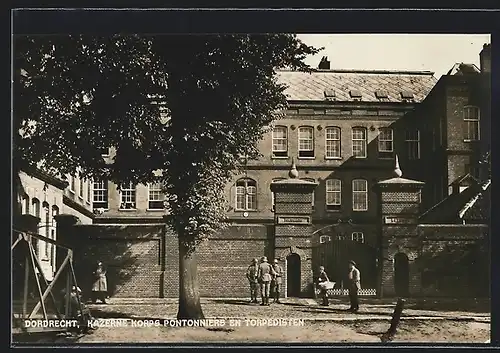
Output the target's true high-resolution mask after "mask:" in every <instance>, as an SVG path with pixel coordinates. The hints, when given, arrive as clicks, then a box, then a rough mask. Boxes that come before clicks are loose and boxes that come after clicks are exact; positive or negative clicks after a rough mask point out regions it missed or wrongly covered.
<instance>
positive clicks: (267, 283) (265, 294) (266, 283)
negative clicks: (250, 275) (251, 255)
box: [257, 256, 274, 305]
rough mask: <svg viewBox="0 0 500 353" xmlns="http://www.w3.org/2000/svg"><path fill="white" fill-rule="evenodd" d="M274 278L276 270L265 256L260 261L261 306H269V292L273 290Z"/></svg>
mask: <svg viewBox="0 0 500 353" xmlns="http://www.w3.org/2000/svg"><path fill="white" fill-rule="evenodd" d="M273 276H274V270H273V267H272V266H271V265H269V263H268V262H267V257H266V256H263V257H262V259H261V260H260V265H259V270H258V272H257V278H258V281H259V283H260V295H261V297H262V303H261V304H260V305H269V290H270V288H271V279H272V278H273Z"/></svg>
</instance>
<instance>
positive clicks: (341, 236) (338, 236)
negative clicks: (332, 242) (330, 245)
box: [335, 234, 345, 240]
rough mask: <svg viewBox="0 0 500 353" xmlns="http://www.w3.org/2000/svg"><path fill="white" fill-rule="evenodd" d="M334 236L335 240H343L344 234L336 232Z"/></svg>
mask: <svg viewBox="0 0 500 353" xmlns="http://www.w3.org/2000/svg"><path fill="white" fill-rule="evenodd" d="M335 238H336V239H337V240H345V235H344V234H338V235H337V236H336V237H335Z"/></svg>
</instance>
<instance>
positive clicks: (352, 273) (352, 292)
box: [348, 260, 361, 313]
mask: <svg viewBox="0 0 500 353" xmlns="http://www.w3.org/2000/svg"><path fill="white" fill-rule="evenodd" d="M360 289H361V275H360V272H359V270H358V269H357V268H356V263H355V262H354V261H352V260H351V261H350V262H349V301H350V303H351V307H350V308H349V309H348V311H352V312H354V313H355V312H357V311H358V310H359V299H358V291H359V290H360Z"/></svg>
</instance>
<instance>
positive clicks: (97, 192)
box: [91, 180, 109, 210]
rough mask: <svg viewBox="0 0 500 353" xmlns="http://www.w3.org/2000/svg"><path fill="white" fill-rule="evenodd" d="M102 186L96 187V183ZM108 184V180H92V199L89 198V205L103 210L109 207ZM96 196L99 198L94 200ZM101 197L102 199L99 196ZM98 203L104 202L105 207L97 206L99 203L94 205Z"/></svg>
mask: <svg viewBox="0 0 500 353" xmlns="http://www.w3.org/2000/svg"><path fill="white" fill-rule="evenodd" d="M100 184H102V188H96V185H99V186H101V185H100ZM108 189H109V186H108V181H107V180H97V181H96V180H93V181H92V200H91V205H92V209H94V210H95V209H98V208H103V209H105V210H108V209H109V195H108V193H109V190H108ZM96 196H97V197H98V198H99V200H96ZM101 197H102V200H100V198H101ZM98 203H101V204H105V206H106V207H99V205H96V204H98Z"/></svg>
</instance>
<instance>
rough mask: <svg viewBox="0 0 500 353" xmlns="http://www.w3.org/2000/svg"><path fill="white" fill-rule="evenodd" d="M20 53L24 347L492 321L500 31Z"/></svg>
mask: <svg viewBox="0 0 500 353" xmlns="http://www.w3.org/2000/svg"><path fill="white" fill-rule="evenodd" d="M19 11H21V10H19ZM88 11H90V10H88ZM21 12H22V11H21ZM13 19H14V21H15V19H16V17H14V18H13ZM12 58H13V67H12V76H13V77H12V82H13V85H12V99H13V110H12V112H13V113H12V121H13V126H14V131H13V135H14V140H13V141H14V143H13V156H12V157H13V167H14V168H15V173H16V174H15V175H16V179H15V180H13V183H14V185H15V195H14V197H13V203H12V209H13V214H14V224H13V231H12V242H11V248H12V259H11V262H12V273H11V275H12V277H11V278H12V343H11V344H12V345H14V346H20V345H23V344H33V345H36V344H42V343H44V344H47V343H48V344H50V345H54V346H58V345H78V346H84V345H94V346H95V345H100V344H107V345H114V344H124V343H125V344H142V345H155V346H156V345H186V344H196V345H213V344H222V343H225V344H231V345H241V344H259V345H277V344H285V343H286V344H289V343H300V344H308V345H317V344H340V343H343V344H345V343H357V344H361V345H363V344H377V345H382V344H408V343H429V344H439V343H447V344H456V345H462V344H470V343H477V344H484V343H486V342H487V341H489V340H490V320H491V318H490V316H491V310H490V299H491V298H490V258H489V251H490V249H489V244H490V238H489V237H490V234H491V232H490V214H491V210H490V200H491V159H490V150H491V138H490V131H491V126H490V122H491V109H490V106H491V36H490V35H488V34H471V33H469V34H432V33H426V34H418V33H413V34H404V33H385V34H349V33H343V34H338V33H330V34H325V33H322V34H319V33H318V34H311V33H308V34H303V33H295V34H291V33H274V34H244V33H239V34H215V33H212V34H197V35H194V34H175V33H155V34H150V33H145V34H144V33H136V34H133V33H130V34H128V33H124V34H112V33H109V34H105V33H104V34H99V35H95V34H88V33H83V34H74V33H73V34H71V35H70V34H67V33H66V34H65V33H61V34H50V35H49V34H46V35H45V34H37V35H34V34H29V33H23V34H19V33H13V47H12Z"/></svg>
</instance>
